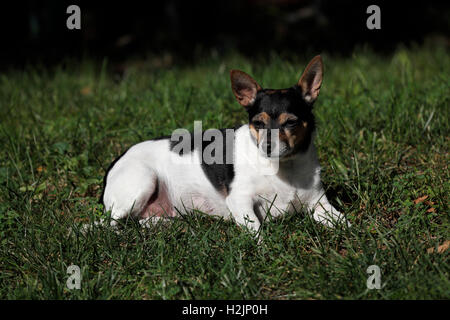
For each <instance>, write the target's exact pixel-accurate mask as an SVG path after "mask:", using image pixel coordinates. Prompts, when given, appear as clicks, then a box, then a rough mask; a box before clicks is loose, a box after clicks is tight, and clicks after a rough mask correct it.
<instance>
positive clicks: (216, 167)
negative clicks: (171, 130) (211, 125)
mask: <svg viewBox="0 0 450 320" xmlns="http://www.w3.org/2000/svg"><path fill="white" fill-rule="evenodd" d="M238 128H239V127H234V128H232V130H233V139H232V144H231V145H228V143H229V141H227V139H226V130H227V129H219V130H220V132H221V133H222V137H223V148H224V150H223V159H222V161H221V162H222V163H213V164H207V163H205V161H204V160H203V159H201V166H202V169H203V172H204V173H205V175H206V177H207V178H208V180H209V181H210V182H211V184H212V185H213V186H214V188H216V190H218V191H219V192H223V191H225V192H226V193H227V194H228V193H229V192H230V185H231V183H232V182H233V179H234V165H233V164H232V163H230V164H227V161H226V160H227V159H233V157H234V131H235V130H237V129H238ZM203 134H204V132H202V136H201V137H200V139H199V140H201V153H200V156H202V155H203V152H204V150H205V148H206V147H207V146H208V145H209V144H210V143H212V142H213V141H214V140H212V141H204V139H203ZM190 139H191V148H190V150H189V151H190V152H192V150H194V148H195V145H194V133H193V132H190ZM180 142H181V140H178V141H170V150H171V151H173V149H174V147H175V146H176V145H177V144H178V143H180ZM227 151H230V152H231V154H227ZM173 152H175V151H173ZM180 155H183V150H182V151H181V152H180Z"/></svg>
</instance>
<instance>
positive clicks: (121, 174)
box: [103, 162, 158, 225]
mask: <svg viewBox="0 0 450 320" xmlns="http://www.w3.org/2000/svg"><path fill="white" fill-rule="evenodd" d="M157 192H158V177H157V175H156V173H155V172H154V170H153V169H151V168H149V167H147V166H145V165H143V164H141V163H130V162H128V163H126V166H125V165H121V166H120V167H118V168H113V169H112V170H111V171H110V172H109V174H108V176H107V179H106V186H105V193H104V195H103V204H104V205H105V210H106V211H110V212H111V225H116V224H117V221H118V220H120V219H123V218H126V217H128V216H129V217H132V218H138V219H139V218H140V216H141V215H142V213H143V212H144V211H145V210H146V208H147V206H148V203H149V200H150V199H151V198H152V197H154V194H155V193H157Z"/></svg>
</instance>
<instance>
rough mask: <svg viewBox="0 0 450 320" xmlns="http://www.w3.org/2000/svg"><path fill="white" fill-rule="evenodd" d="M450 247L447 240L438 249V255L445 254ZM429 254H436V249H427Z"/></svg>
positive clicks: (449, 241)
mask: <svg viewBox="0 0 450 320" xmlns="http://www.w3.org/2000/svg"><path fill="white" fill-rule="evenodd" d="M449 247H450V240H446V241H444V243H443V244H441V245H440V246H438V247H437V253H443V252H445V251H446V250H447V249H448V248H449ZM427 252H428V253H433V252H434V247H431V248H428V249H427Z"/></svg>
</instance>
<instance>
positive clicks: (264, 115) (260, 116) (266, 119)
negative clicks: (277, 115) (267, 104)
mask: <svg viewBox="0 0 450 320" xmlns="http://www.w3.org/2000/svg"><path fill="white" fill-rule="evenodd" d="M252 120H253V121H256V120H257V121H262V122H264V123H265V124H268V123H269V122H270V116H269V115H268V114H267V113H266V112H261V113H258V114H257V115H256V116H254V117H253V119H252Z"/></svg>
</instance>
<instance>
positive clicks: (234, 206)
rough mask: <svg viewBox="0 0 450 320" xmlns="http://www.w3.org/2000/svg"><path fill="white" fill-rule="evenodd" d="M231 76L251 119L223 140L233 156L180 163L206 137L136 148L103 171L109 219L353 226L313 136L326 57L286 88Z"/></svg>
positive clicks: (252, 226) (196, 155) (253, 226)
mask: <svg viewBox="0 0 450 320" xmlns="http://www.w3.org/2000/svg"><path fill="white" fill-rule="evenodd" d="M230 78H231V89H232V92H233V94H234V96H235V97H236V99H237V101H238V103H239V104H240V105H241V106H243V107H244V108H245V110H246V111H247V113H248V124H245V125H242V126H240V127H237V128H235V129H234V130H231V131H232V132H233V135H232V136H231V138H228V137H227V139H225V142H224V143H223V146H222V147H223V149H224V150H225V155H222V156H223V157H226V158H227V159H231V161H228V162H223V161H222V162H216V163H214V162H213V163H207V162H206V161H197V162H195V161H194V162H190V163H181V161H177V160H182V159H184V158H188V157H190V158H191V159H197V160H199V159H200V160H201V159H202V156H203V152H204V151H205V150H206V149H207V148H208V146H209V145H210V143H211V142H210V143H208V142H207V141H206V142H205V140H207V139H202V141H201V145H200V146H194V145H192V144H189V145H190V148H188V150H184V151H182V152H177V151H176V149H177V148H176V147H177V144H176V143H175V142H174V140H173V139H172V138H171V137H162V138H158V139H154V140H149V141H145V142H141V143H138V144H136V145H134V146H132V147H131V148H130V149H129V150H128V151H126V152H125V153H124V154H123V155H122V156H121V157H120V158H119V159H117V160H116V161H115V162H114V163H113V164H112V165H111V166H110V169H109V170H108V172H107V174H106V176H105V186H104V193H103V196H102V199H103V204H104V207H105V210H106V211H109V212H110V213H111V224H112V225H115V224H116V223H117V221H118V220H120V219H123V218H125V217H133V218H137V219H139V220H141V222H146V221H149V220H152V219H160V218H173V217H177V216H179V215H181V210H187V211H192V210H200V211H202V212H205V213H207V214H210V215H216V216H222V217H224V218H232V219H233V220H234V221H235V222H236V223H237V224H238V225H241V226H245V227H247V228H248V230H250V231H251V232H255V233H258V231H259V230H260V227H261V224H262V222H263V221H264V219H265V218H266V216H267V215H268V214H270V215H271V216H272V217H277V216H280V215H282V214H285V213H288V212H298V211H300V210H306V211H308V212H310V213H312V217H313V218H314V220H316V221H318V222H320V223H322V224H325V225H326V226H329V227H335V226H336V225H337V224H340V223H343V224H345V225H347V226H350V224H349V223H348V221H347V220H346V219H345V218H344V216H343V215H342V214H341V213H340V212H339V211H338V210H336V209H335V208H334V207H333V206H332V205H331V204H330V203H329V201H328V200H327V197H326V196H325V192H324V189H323V187H322V185H321V180H320V171H321V168H320V165H319V161H318V157H317V152H316V148H315V146H314V141H313V140H314V135H315V130H316V126H315V121H314V116H313V113H312V107H313V104H314V102H315V101H316V99H317V97H318V95H319V91H320V87H321V85H322V78H323V62H322V59H321V57H320V56H316V57H314V58H313V59H312V60H311V61H310V63H309V64H308V65H307V67H306V68H305V70H304V72H303V74H302V76H301V77H300V80H299V81H298V82H297V84H296V85H294V86H293V87H290V88H287V89H263V88H262V87H261V86H260V85H259V84H258V83H257V82H256V81H255V80H254V79H253V78H252V77H251V76H249V75H248V74H246V73H245V72H243V71H239V70H231V72H230ZM220 132H222V133H223V132H224V130H223V129H222V130H221V131H220ZM201 135H202V134H200V136H201ZM191 137H192V134H191ZM203 138H204V133H203Z"/></svg>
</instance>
